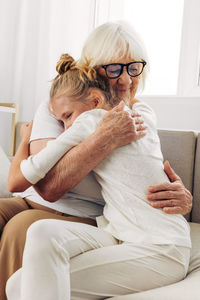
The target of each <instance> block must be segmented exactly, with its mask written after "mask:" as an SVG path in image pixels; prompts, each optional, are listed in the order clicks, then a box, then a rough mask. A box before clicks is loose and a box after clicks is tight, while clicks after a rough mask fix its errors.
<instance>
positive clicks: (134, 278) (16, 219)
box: [0, 23, 192, 300]
mask: <svg viewBox="0 0 200 300" xmlns="http://www.w3.org/2000/svg"><path fill="white" fill-rule="evenodd" d="M147 68H148V59H147V55H146V51H145V48H144V46H143V44H142V42H141V40H140V39H139V37H138V35H137V34H136V33H135V32H134V31H133V29H132V28H131V27H130V26H129V25H127V24H122V23H106V24H103V25H102V26H100V27H98V28H96V29H95V30H94V31H93V32H92V33H91V34H90V36H89V38H88V40H87V41H86V43H85V45H84V47H83V51H82V55H81V58H80V59H79V60H78V61H75V60H74V59H73V58H72V57H71V56H70V55H68V54H64V55H62V56H61V58H60V61H59V62H58V64H57V68H56V69H57V72H58V75H57V76H56V78H55V79H54V80H53V82H52V86H51V90H50V101H49V103H46V102H45V103H42V104H41V106H40V107H39V109H38V111H37V113H36V117H35V119H34V122H33V123H32V122H30V123H27V124H25V125H24V126H23V127H22V129H21V144H20V146H19V148H18V151H17V153H16V155H15V158H14V159H13V162H12V164H11V168H10V174H9V183H8V184H9V188H10V190H11V191H13V192H22V193H21V194H20V196H19V195H18V196H17V197H15V198H13V199H10V201H7V202H6V201H5V199H1V200H0V207H2V208H1V210H2V211H9V213H8V214H7V215H8V217H7V219H6V220H5V218H4V222H2V225H1V230H2V237H1V239H3V241H1V242H2V243H4V249H10V250H8V251H11V252H10V255H13V256H12V259H11V258H9V260H7V261H6V262H5V261H4V262H3V264H4V267H5V269H6V273H5V275H4V277H3V278H4V280H3V281H2V283H1V294H2V295H5V285H6V281H7V279H8V278H9V277H10V276H11V275H12V274H14V275H13V276H12V277H11V278H12V281H11V280H8V285H7V291H8V293H7V297H8V299H9V300H14V299H18V300H19V299H21V300H25V299H26V300H27V299H29V300H32V299H40V298H41V295H42V299H46V300H47V299H48V300H51V299H52V300H53V299H58V300H69V299H105V298H109V297H112V296H116V295H126V294H130V293H135V292H139V291H143V290H149V289H153V288H156V287H160V286H164V285H168V284H171V283H175V282H177V281H180V280H182V279H183V278H184V277H185V276H186V273H187V270H188V264H189V258H190V248H191V241H190V230H189V225H188V223H187V221H186V220H185V219H184V217H183V216H182V215H184V214H186V213H187V212H189V211H190V210H191V203H192V196H191V194H190V192H189V191H188V190H187V189H186V188H185V187H184V185H183V183H182V181H181V180H180V178H179V177H178V176H177V175H176V174H175V173H174V171H173V170H172V169H171V167H170V165H169V163H168V162H166V163H165V164H164V165H163V157H162V153H161V149H160V141H159V138H158V135H157V130H156V116H155V113H154V112H153V110H152V109H151V108H150V107H149V106H148V104H146V103H144V102H141V101H139V100H137V99H136V98H135V95H136V93H137V91H138V90H139V89H142V87H143V86H144V84H145V79H146V73H147ZM29 148H30V149H29ZM29 154H31V155H29ZM83 186H84V188H83ZM11 221H12V222H11ZM22 224H24V225H23V228H21V229H20V231H19V232H20V236H18V237H17V236H16V237H15V238H14V241H12V242H11V236H10V234H11V232H13V231H14V229H13V227H14V226H15V230H17V228H18V230H19V226H21V225H22ZM11 243H12V244H13V246H14V248H15V249H14V250H12V249H13V248H12V249H11V247H10V245H11ZM16 249H19V250H18V251H16ZM91 250H92V251H91ZM4 251H5V250H4ZM12 251H13V252H12ZM0 254H1V253H0ZM3 255H4V257H5V255H6V254H5V252H2V256H1V257H3ZM76 256H80V257H81V256H82V263H81V265H80V264H79V265H77V266H76V267H74V268H73V269H70V260H71V259H72V258H75V257H76ZM10 257H11V256H10ZM11 260H14V261H15V263H13V261H11ZM172 269H173V273H172V272H171V270H172ZM1 272H2V271H1ZM9 281H10V282H9ZM9 284H10V286H9ZM11 290H12V291H14V292H11ZM3 297H4V298H3ZM3 299H6V295H5V296H2V300H3Z"/></svg>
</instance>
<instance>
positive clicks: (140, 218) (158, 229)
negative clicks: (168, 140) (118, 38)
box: [21, 102, 191, 247]
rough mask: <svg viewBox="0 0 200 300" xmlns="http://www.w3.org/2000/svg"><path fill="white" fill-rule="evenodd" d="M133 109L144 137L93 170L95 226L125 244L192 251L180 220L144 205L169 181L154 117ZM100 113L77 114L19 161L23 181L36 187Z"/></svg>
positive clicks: (138, 105)
mask: <svg viewBox="0 0 200 300" xmlns="http://www.w3.org/2000/svg"><path fill="white" fill-rule="evenodd" d="M126 109H127V110H129V109H128V108H126ZM134 109H135V110H136V111H137V112H139V113H140V114H141V115H142V117H143V119H144V121H145V123H146V124H147V127H148V129H147V135H146V136H145V137H144V138H142V139H140V140H138V141H136V142H132V143H130V144H128V145H126V146H123V147H120V148H118V149H116V150H114V151H113V152H112V153H110V154H109V155H108V156H107V157H106V158H105V159H104V160H103V161H102V162H101V163H99V164H98V166H96V167H95V168H94V172H95V174H96V178H97V180H98V182H99V183H100V185H101V187H102V195H103V197H104V199H105V202H106V205H105V207H104V212H103V216H101V217H98V218H97V223H98V226H99V227H102V228H104V230H106V231H108V232H109V233H111V234H112V235H113V236H115V237H116V238H118V239H119V240H122V241H126V242H134V243H139V244H141V243H148V244H176V245H178V246H184V247H191V242H190V230H189V226H188V223H187V221H186V220H185V218H184V217H183V216H182V215H179V214H176V215H169V214H166V213H164V212H163V211H162V209H154V208H152V207H151V206H150V205H149V203H148V201H147V200H146V193H147V188H148V186H149V185H153V184H156V183H159V182H164V181H168V178H167V176H166V174H165V172H164V170H163V157H162V153H161V150H160V141H159V137H158V135H157V130H156V118H155V114H154V113H153V111H152V109H151V108H150V107H149V106H148V105H147V104H145V103H141V102H140V103H136V104H135V105H134ZM105 113H106V111H105V110H102V109H95V110H91V111H87V112H84V113H82V114H81V115H80V116H79V117H78V118H77V119H76V120H75V122H74V123H73V125H72V126H71V127H70V128H69V129H68V130H67V131H65V132H64V133H62V134H61V135H60V136H59V137H58V138H57V139H56V140H54V141H50V142H48V144H47V147H46V148H45V149H43V150H42V151H41V152H40V153H38V154H37V155H35V156H31V157H29V158H28V159H27V160H24V161H23V162H22V163H21V170H22V173H23V174H24V176H25V177H26V179H27V180H28V181H30V182H32V183H36V182H37V181H38V180H40V179H41V178H43V177H44V176H45V174H46V173H47V172H48V171H49V169H51V168H52V166H53V165H54V164H55V163H56V162H57V161H58V160H59V159H60V158H61V157H62V156H63V154H65V153H66V152H67V151H68V150H69V149H71V148H72V147H73V146H75V145H77V144H79V143H80V142H81V141H82V140H84V139H86V138H87V137H88V136H89V135H90V134H92V133H93V132H94V131H95V129H96V128H97V126H98V123H99V121H100V120H101V119H102V117H103V116H104V114H105ZM130 113H131V111H130Z"/></svg>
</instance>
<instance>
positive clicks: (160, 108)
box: [138, 96, 200, 131]
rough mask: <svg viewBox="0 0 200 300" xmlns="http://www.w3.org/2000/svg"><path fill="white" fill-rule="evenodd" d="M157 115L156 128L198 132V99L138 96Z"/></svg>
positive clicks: (199, 98) (199, 106) (199, 101)
mask: <svg viewBox="0 0 200 300" xmlns="http://www.w3.org/2000/svg"><path fill="white" fill-rule="evenodd" d="M138 99H141V100H143V101H145V102H146V103H148V104H149V105H150V106H151V107H152V108H153V109H154V111H155V113H156V115H157V120H158V124H157V127H158V128H169V129H181V130H195V131H200V97H177V96H139V97H138Z"/></svg>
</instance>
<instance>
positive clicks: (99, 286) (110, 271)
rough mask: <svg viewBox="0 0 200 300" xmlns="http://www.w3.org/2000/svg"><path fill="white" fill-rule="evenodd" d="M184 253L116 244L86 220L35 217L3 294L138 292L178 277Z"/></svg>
mask: <svg viewBox="0 0 200 300" xmlns="http://www.w3.org/2000/svg"><path fill="white" fill-rule="evenodd" d="M89 250H92V251H89ZM80 254H81V255H80ZM189 257H190V249H188V248H184V247H177V246H175V245H136V244H135V245H134V244H132V243H131V244H130V243H122V244H118V241H117V240H116V239H115V238H114V237H112V236H111V235H110V234H109V233H106V232H105V231H103V230H101V229H99V228H96V227H93V226H90V225H87V224H82V223H73V222H67V221H60V220H40V221H37V222H35V223H33V224H32V225H31V226H30V228H29V230H28V232H27V241H26V245H25V250H24V257H23V265H22V269H20V270H18V271H17V272H16V273H15V274H14V275H13V276H11V278H10V279H9V280H8V283H7V297H8V300H16V299H17V300H36V299H43V300H55V299H56V300H69V299H73V300H78V299H79V300H80V299H81V300H83V299H85V300H86V299H87V300H89V299H94V300H96V299H105V298H109V297H113V296H117V295H125V294H130V293H135V292H140V291H144V290H148V289H153V288H156V287H160V286H164V285H168V284H171V283H174V282H177V281H180V280H181V279H183V278H184V277H185V275H186V273H187V268H188V264H189Z"/></svg>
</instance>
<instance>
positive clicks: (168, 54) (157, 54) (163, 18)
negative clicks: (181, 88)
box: [96, 0, 184, 95]
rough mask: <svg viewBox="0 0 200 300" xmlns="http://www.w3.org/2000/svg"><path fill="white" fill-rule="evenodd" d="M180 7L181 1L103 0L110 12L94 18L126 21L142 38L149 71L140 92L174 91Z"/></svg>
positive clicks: (182, 3)
mask: <svg viewBox="0 0 200 300" xmlns="http://www.w3.org/2000/svg"><path fill="white" fill-rule="evenodd" d="M97 2H98V1H97ZM108 2H109V5H108ZM99 3H101V4H105V1H104V0H100V1H99ZM104 7H105V6H104ZM183 7H184V0H162V1H160V0H110V1H107V9H109V11H110V13H109V14H108V13H107V14H105V11H104V18H103V19H101V18H100V17H99V18H98V19H99V20H100V21H101V23H103V22H106V21H108V20H117V19H118V20H119V19H121V20H125V21H128V22H129V23H131V24H132V25H133V27H134V28H135V30H136V31H137V32H138V33H139V35H140V36H141V38H142V40H143V41H144V44H145V45H146V48H147V53H148V56H149V62H150V73H149V76H148V79H147V83H146V87H145V89H144V91H143V94H146V95H158V94H159V95H170V94H171V95H172V94H173V95H175V94H176V93H177V83H178V71H179V55H180V45H181V31H182V17H183ZM117 8H118V10H117ZM101 9H102V6H101ZM112 12H113V13H112ZM105 15H106V17H107V20H105ZM96 25H99V24H96Z"/></svg>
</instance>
